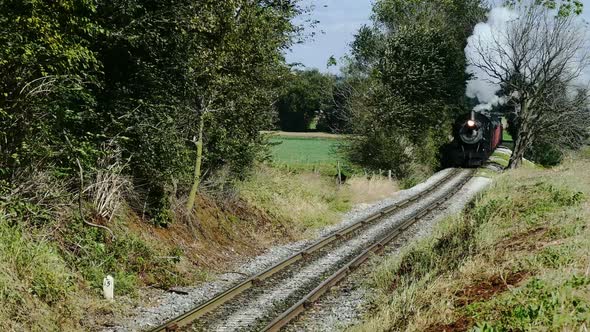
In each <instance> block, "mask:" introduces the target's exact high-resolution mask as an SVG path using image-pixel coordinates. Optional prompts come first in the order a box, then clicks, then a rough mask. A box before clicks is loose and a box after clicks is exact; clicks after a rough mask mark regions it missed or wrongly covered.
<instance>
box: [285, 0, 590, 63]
mask: <svg viewBox="0 0 590 332" xmlns="http://www.w3.org/2000/svg"><path fill="white" fill-rule="evenodd" d="M588 1H590V0H588ZM372 2H373V1H372V0H303V1H302V3H303V5H305V6H309V5H312V6H314V7H315V8H314V9H313V12H312V13H311V17H312V18H313V19H315V20H318V21H320V23H319V25H318V26H317V27H316V28H315V29H313V30H309V31H308V32H311V31H315V32H316V35H315V37H313V40H311V41H308V42H306V43H304V44H300V45H295V46H294V47H293V49H292V51H291V52H288V53H287V61H288V62H300V63H303V64H304V65H305V66H306V67H308V68H317V69H320V70H322V71H326V64H327V62H328V58H329V57H330V56H332V55H334V56H335V57H336V59H339V58H340V57H342V56H344V55H345V54H346V53H347V52H348V50H349V44H350V43H351V42H352V41H353V40H354V34H355V33H356V32H357V31H358V29H359V28H360V27H361V26H362V25H363V24H367V23H369V18H370V16H371V7H372V5H371V4H372ZM331 71H332V72H334V73H337V72H338V69H337V68H335V67H332V68H331Z"/></svg>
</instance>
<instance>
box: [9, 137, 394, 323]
mask: <svg viewBox="0 0 590 332" xmlns="http://www.w3.org/2000/svg"><path fill="white" fill-rule="evenodd" d="M314 143H317V142H314ZM321 143H322V144H323V143H325V142H321ZM321 151H323V153H328V152H327V151H328V150H326V149H323V150H321ZM31 183H32V184H31V187H30V188H32V189H30V193H27V192H24V191H23V190H25V189H23V190H20V189H19V190H20V192H19V194H18V195H17V194H14V192H13V193H11V192H10V191H6V190H5V189H4V188H0V189H1V190H0V303H1V304H2V305H1V306H0V331H11V330H14V331H22V330H32V331H80V330H91V329H95V328H97V327H98V326H103V325H104V324H112V323H113V319H115V320H116V319H117V317H122V316H124V315H126V313H127V312H129V310H130V309H131V308H133V307H135V306H137V305H139V304H141V305H148V306H149V304H150V301H151V299H150V298H153V296H149V294H150V291H149V289H148V288H152V289H153V288H164V289H165V288H167V287H169V286H172V285H188V284H194V283H197V282H200V281H203V280H207V279H208V278H209V277H210V274H211V273H215V272H216V271H224V270H226V269H227V268H229V266H231V264H232V262H235V261H237V260H240V259H242V258H243V257H244V256H253V255H256V254H258V253H260V252H261V251H263V250H265V249H266V248H268V247H269V246H272V245H275V244H277V243H283V242H286V241H291V240H294V239H300V238H305V237H308V236H310V235H313V234H314V233H315V230H316V229H318V228H320V227H322V226H326V225H330V224H333V223H335V222H337V221H338V220H339V219H340V217H341V216H342V214H343V212H344V211H347V210H348V209H350V208H351V207H352V206H353V205H354V204H357V203H364V202H370V201H374V200H377V199H380V198H383V197H385V196H388V195H391V194H393V193H394V192H395V191H396V190H397V187H396V184H395V183H394V182H390V181H388V180H386V179H384V178H382V177H374V178H372V179H367V178H362V177H358V178H357V177H353V178H351V179H349V180H348V181H347V183H346V184H345V185H343V186H340V187H339V186H337V185H336V182H335V179H334V178H332V177H331V176H325V175H320V174H318V173H313V172H310V171H304V170H298V171H293V170H290V171H289V170H285V169H280V168H273V167H268V166H260V167H259V168H258V169H257V170H256V172H255V174H254V175H253V176H252V177H251V178H249V179H248V180H246V181H244V182H241V183H238V184H237V185H236V186H237V188H235V189H237V195H235V196H232V197H226V198H217V199H214V198H212V197H209V196H207V195H206V194H201V195H199V197H198V200H197V208H196V209H195V213H194V214H191V215H188V214H187V213H186V211H185V210H184V200H183V199H182V197H181V198H175V197H172V198H171V204H172V211H171V213H172V217H173V218H174V222H173V223H172V224H171V225H170V226H169V227H168V228H158V227H154V226H153V225H151V224H150V223H149V221H144V220H142V216H141V214H140V213H139V214H138V213H137V212H133V211H131V209H130V208H128V207H127V206H126V205H125V204H123V208H122V209H121V211H119V212H118V213H117V216H116V217H115V218H114V219H113V220H112V221H110V222H106V220H101V219H100V218H99V219H96V217H95V216H93V214H92V209H93V208H92V206H90V205H91V203H90V202H84V211H85V212H86V219H87V220H89V221H92V222H95V223H101V224H107V225H108V226H109V227H110V228H111V229H112V230H113V231H114V233H115V236H116V237H115V238H114V239H113V238H111V237H110V236H109V235H108V234H107V233H106V232H104V231H103V230H100V229H98V228H93V227H89V226H86V225H84V224H83V223H82V221H81V220H80V219H79V217H78V210H77V205H76V199H75V195H74V194H72V193H69V192H68V189H67V186H64V185H60V184H59V183H58V182H57V181H56V180H51V179H49V178H44V179H43V180H42V181H38V180H37V179H32V182H31ZM38 184H41V185H40V186H39V185H38ZM9 190H10V189H9ZM26 190H29V189H26ZM31 195H38V196H40V197H43V201H42V202H41V203H34V202H35V200H34V199H29V198H27V197H31ZM107 274H111V275H113V276H114V277H115V298H116V302H114V303H108V302H107V301H105V300H103V299H102V297H101V285H102V279H103V278H104V277H105V276H106V275H107Z"/></svg>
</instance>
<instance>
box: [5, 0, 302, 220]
mask: <svg viewBox="0 0 590 332" xmlns="http://www.w3.org/2000/svg"><path fill="white" fill-rule="evenodd" d="M0 9H1V12H0V23H2V24H3V25H2V28H1V29H2V33H1V34H0V41H1V42H2V45H5V46H6V47H3V48H2V50H1V51H0V72H1V74H2V78H0V89H1V90H0V139H1V140H2V143H1V145H0V156H1V159H0V169H1V173H0V176H2V178H9V177H12V176H13V175H14V174H23V172H24V171H25V169H26V168H27V167H29V166H31V167H29V168H30V169H31V170H32V169H33V168H35V169H36V170H39V171H43V170H51V171H57V172H58V173H59V174H62V175H63V176H72V175H75V174H77V170H78V167H77V165H76V160H80V161H81V166H82V168H83V169H84V170H85V171H86V172H84V173H85V174H91V172H92V171H93V170H94V169H95V168H96V167H97V160H98V159H99V157H100V156H102V155H105V154H109V153H112V151H116V154H117V156H118V158H119V159H121V161H122V160H125V164H127V165H128V167H127V169H126V170H125V171H124V173H125V174H129V175H131V176H132V178H133V180H134V182H135V188H136V190H137V191H138V194H139V195H137V196H138V198H139V199H140V200H141V205H140V204H137V205H139V206H141V207H142V209H143V207H144V206H146V207H148V211H147V212H148V214H150V215H151V216H153V217H156V219H157V220H160V221H159V222H161V223H165V222H166V220H167V219H168V216H169V214H168V213H167V209H168V205H169V202H168V198H169V197H170V195H171V194H172V191H173V189H174V188H177V189H178V192H179V193H180V194H183V193H185V192H186V191H188V190H187V189H188V188H189V187H190V185H191V184H193V182H194V181H193V174H194V165H195V160H196V156H197V148H196V146H195V145H194V144H192V143H191V142H192V141H193V138H194V137H195V136H198V132H199V128H200V126H199V123H200V119H201V118H202V114H203V113H204V112H206V111H207V112H210V113H211V116H208V117H207V118H206V121H205V124H204V126H203V128H205V130H204V132H203V139H202V142H203V144H202V150H203V154H202V157H203V158H202V164H203V165H202V166H203V170H204V173H205V174H209V175H211V174H214V173H215V172H216V171H217V170H220V169H228V170H230V174H231V175H232V176H243V175H244V174H247V171H248V169H249V167H250V166H251V165H252V163H253V162H254V161H255V160H256V158H258V157H259V156H260V154H261V152H262V150H263V148H264V144H263V143H264V139H263V137H262V135H261V134H260V131H261V130H263V129H268V128H270V126H271V125H272V122H273V119H274V109H273V106H272V105H273V101H275V100H276V98H277V97H278V92H279V90H278V88H277V87H278V86H279V85H280V84H279V83H280V81H281V80H280V77H281V76H284V75H286V74H288V72H289V70H288V67H287V65H286V64H285V60H284V57H283V53H284V50H285V49H286V48H288V47H289V46H290V45H291V43H292V41H293V40H294V38H296V37H297V35H298V34H299V32H300V29H299V27H297V26H296V25H294V24H293V23H292V19H293V17H294V16H296V15H297V14H298V13H299V12H300V9H299V6H298V1H297V0H269V1H266V0H265V1H250V0H228V1H222V2H220V1H214V0H163V1H160V0H157V1H156V0H146V1H139V2H138V1H135V0H120V1H102V0H64V1H57V2H48V1H41V0H39V1H37V0H31V1H26V2H22V1H10V0H8V1H3V2H2V3H0ZM23 178H26V175H23ZM173 184H174V185H173ZM138 203H139V202H138Z"/></svg>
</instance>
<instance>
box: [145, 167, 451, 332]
mask: <svg viewBox="0 0 590 332" xmlns="http://www.w3.org/2000/svg"><path fill="white" fill-rule="evenodd" d="M459 172H460V170H459V169H454V170H453V171H451V172H449V174H447V175H445V176H444V177H443V178H442V179H440V180H438V181H437V182H436V183H434V184H433V185H431V186H430V187H428V188H427V189H425V190H423V191H421V192H420V193H417V194H416V195H413V196H411V197H409V198H406V199H403V200H401V201H399V202H396V203H394V204H392V205H390V206H387V207H385V208H383V209H381V210H379V211H377V212H375V213H373V214H371V215H370V216H368V217H366V218H364V219H363V220H360V221H357V222H355V223H353V224H351V225H349V226H347V227H345V228H343V229H341V230H339V231H336V232H333V233H331V234H329V235H327V236H325V237H323V238H321V239H319V240H318V241H316V242H315V243H313V244H311V245H309V246H308V247H306V248H304V249H303V250H301V251H299V252H297V253H295V254H294V255H292V256H290V257H288V258H286V259H284V260H282V261H280V262H279V263H277V264H275V265H273V266H272V267H270V268H268V269H267V270H265V271H262V272H260V273H258V274H256V275H254V276H252V277H250V278H248V279H246V280H245V281H243V282H241V283H239V284H237V285H235V286H233V287H232V288H230V289H228V290H226V291H224V292H222V293H220V294H218V295H216V296H215V297H213V298H211V299H210V300H208V301H206V302H204V303H202V304H200V305H199V306H197V307H195V308H194V309H192V310H190V311H188V312H186V313H184V314H182V315H180V316H178V317H175V318H172V319H170V320H168V321H166V322H165V323H163V324H162V325H159V326H157V327H155V328H153V329H151V330H149V331H150V332H160V331H176V330H178V329H179V328H181V327H184V326H187V325H189V324H191V323H192V322H194V321H196V320H197V319H199V318H200V317H203V316H204V315H206V314H208V313H209V312H211V311H213V310H215V309H217V308H218V307H220V306H222V305H224V304H225V303H227V302H229V301H230V300H231V299H233V298H234V297H236V296H238V295H240V294H241V293H243V292H244V291H246V290H248V289H250V288H252V287H255V286H256V285H258V284H260V283H261V282H263V281H264V280H266V279H268V278H270V277H271V276H273V275H275V274H276V273H278V272H280V271H282V270H284V269H285V268H287V267H289V266H291V265H292V264H294V263H296V262H298V261H300V260H302V259H304V258H305V257H308V256H309V255H311V254H312V253H314V252H316V251H318V250H320V249H322V248H324V247H326V246H327V245H329V244H330V243H332V242H334V241H336V240H338V239H341V238H343V237H345V236H346V235H348V234H350V233H352V232H354V231H356V230H358V229H359V228H361V227H365V226H367V225H369V224H371V223H372V222H374V221H375V220H377V219H380V218H382V217H384V216H386V215H389V214H391V213H393V212H395V211H398V210H400V209H401V208H403V207H406V206H408V205H409V204H410V203H414V202H416V201H418V200H419V199H421V198H422V197H424V196H426V195H428V194H430V193H432V192H433V191H435V190H437V189H438V188H440V187H442V186H443V185H444V184H445V183H447V182H448V181H449V180H450V179H452V178H453V177H454V176H455V175H457V174H458V173H459Z"/></svg>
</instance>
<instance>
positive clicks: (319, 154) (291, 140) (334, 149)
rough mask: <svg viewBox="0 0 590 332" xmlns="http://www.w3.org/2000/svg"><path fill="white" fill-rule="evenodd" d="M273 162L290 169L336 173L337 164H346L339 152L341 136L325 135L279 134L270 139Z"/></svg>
mask: <svg viewBox="0 0 590 332" xmlns="http://www.w3.org/2000/svg"><path fill="white" fill-rule="evenodd" d="M270 142H271V144H273V145H272V147H271V152H272V157H273V162H274V164H275V165H276V166H278V167H283V168H286V169H289V170H315V171H319V172H321V173H323V174H330V175H333V174H336V172H337V171H336V169H337V164H338V162H341V163H342V164H344V158H342V156H341V155H340V154H339V153H338V146H339V145H340V144H342V140H341V139H340V138H332V137H330V138H328V137H324V136H320V137H314V136H308V135H307V136H295V135H290V136H277V137H273V138H271V139H270Z"/></svg>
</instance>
